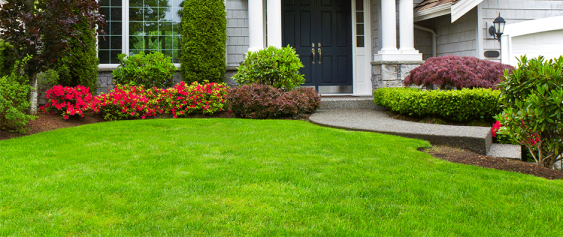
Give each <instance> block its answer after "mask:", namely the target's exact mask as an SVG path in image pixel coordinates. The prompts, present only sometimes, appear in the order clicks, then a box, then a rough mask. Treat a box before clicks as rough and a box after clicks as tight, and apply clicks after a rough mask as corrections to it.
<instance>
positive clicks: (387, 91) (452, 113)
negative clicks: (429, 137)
mask: <svg viewBox="0 0 563 237" xmlns="http://www.w3.org/2000/svg"><path fill="white" fill-rule="evenodd" d="M373 96H374V101H375V103H376V104H377V105H380V106H384V107H386V108H389V109H390V110H392V111H394V112H397V113H400V114H407V115H410V116H417V117H426V116H437V117H441V118H444V119H446V120H450V121H456V122H469V121H474V120H479V121H494V119H493V116H494V115H496V114H498V113H499V112H500V111H501V109H500V107H499V96H500V91H498V90H492V89H483V88H475V89H462V90H424V91H423V90H419V89H415V88H380V89H377V90H375V91H374V93H373Z"/></svg>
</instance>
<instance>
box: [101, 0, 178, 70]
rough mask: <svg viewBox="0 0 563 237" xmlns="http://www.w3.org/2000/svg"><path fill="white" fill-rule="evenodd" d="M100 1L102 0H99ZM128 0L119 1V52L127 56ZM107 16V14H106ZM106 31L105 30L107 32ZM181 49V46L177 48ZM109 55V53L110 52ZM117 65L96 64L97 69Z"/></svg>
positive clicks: (114, 67) (111, 67) (128, 49)
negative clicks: (120, 17) (120, 16)
mask: <svg viewBox="0 0 563 237" xmlns="http://www.w3.org/2000/svg"><path fill="white" fill-rule="evenodd" d="M99 1H100V2H101V1H102V0H99ZM129 7H130V5H129V0H122V3H121V15H122V19H121V33H122V34H121V53H124V54H126V55H127V56H129V51H130V48H129V23H130V21H129V20H130V19H129ZM106 17H107V16H106ZM107 33H108V32H106V34H107ZM103 36H104V35H98V37H103ZM98 39H99V38H96V57H98V56H99V50H100V47H99V46H98ZM179 50H181V48H180V49H179ZM110 56H111V54H110ZM118 66H119V64H115V63H112V64H101V63H99V64H98V69H116V68H117V67H118ZM174 66H176V68H178V69H179V68H180V63H174Z"/></svg>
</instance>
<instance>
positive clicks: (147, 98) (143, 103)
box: [98, 82, 227, 120]
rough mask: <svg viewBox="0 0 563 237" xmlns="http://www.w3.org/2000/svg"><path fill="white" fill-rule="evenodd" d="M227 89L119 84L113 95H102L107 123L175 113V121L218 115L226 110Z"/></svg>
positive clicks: (101, 100) (194, 85) (221, 87)
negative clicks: (190, 115) (189, 117)
mask: <svg viewBox="0 0 563 237" xmlns="http://www.w3.org/2000/svg"><path fill="white" fill-rule="evenodd" d="M226 95H227V86H226V85H225V84H217V83H207V84H203V85H201V84H199V83H197V82H194V83H192V84H191V85H189V86H186V84H185V82H180V83H179V84H176V85H175V86H174V87H173V88H168V89H159V88H156V87H153V88H150V89H145V88H144V87H143V86H131V85H117V86H116V87H115V89H114V90H113V91H112V92H111V93H109V94H101V95H99V96H98V99H99V101H100V111H101V113H102V114H103V115H104V118H105V119H106V120H122V119H135V118H142V119H144V118H146V117H149V116H156V115H159V114H172V115H173V116H174V118H176V117H182V116H186V115H188V114H193V113H201V114H214V113H216V112H218V111H223V110H224V107H225V97H226Z"/></svg>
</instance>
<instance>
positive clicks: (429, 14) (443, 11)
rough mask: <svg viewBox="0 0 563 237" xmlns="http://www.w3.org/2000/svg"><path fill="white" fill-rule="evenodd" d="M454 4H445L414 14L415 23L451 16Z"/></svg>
mask: <svg viewBox="0 0 563 237" xmlns="http://www.w3.org/2000/svg"><path fill="white" fill-rule="evenodd" d="M451 7H452V3H451V2H449V3H445V4H442V5H438V6H435V7H432V8H428V9H424V10H420V11H416V12H414V22H418V21H423V20H427V19H432V18H436V17H439V16H443V15H448V14H451Z"/></svg>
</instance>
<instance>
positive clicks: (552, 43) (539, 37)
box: [511, 30, 563, 64]
mask: <svg viewBox="0 0 563 237" xmlns="http://www.w3.org/2000/svg"><path fill="white" fill-rule="evenodd" d="M522 55H526V56H527V57H528V58H535V57H538V56H539V55H542V56H544V57H545V58H546V59H552V58H558V57H559V56H561V55H563V30H554V31H544V32H538V33H534V34H529V35H521V36H517V37H512V49H511V56H512V57H517V58H520V56H522ZM514 62H515V61H514V60H511V64H514Z"/></svg>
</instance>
